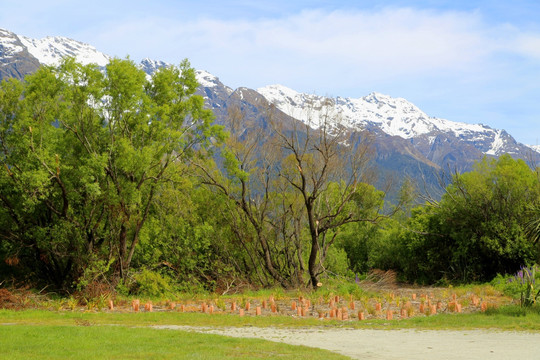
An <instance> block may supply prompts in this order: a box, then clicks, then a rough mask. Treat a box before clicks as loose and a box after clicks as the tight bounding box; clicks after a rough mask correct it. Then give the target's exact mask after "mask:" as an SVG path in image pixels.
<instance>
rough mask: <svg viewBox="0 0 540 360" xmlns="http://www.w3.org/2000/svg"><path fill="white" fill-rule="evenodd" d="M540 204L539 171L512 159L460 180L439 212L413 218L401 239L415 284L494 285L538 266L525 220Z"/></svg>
mask: <svg viewBox="0 0 540 360" xmlns="http://www.w3.org/2000/svg"><path fill="white" fill-rule="evenodd" d="M539 198H540V182H539V181H538V177H537V176H536V174H535V173H534V171H532V170H531V168H530V167H528V166H527V164H526V163H525V162H524V161H522V160H514V159H512V158H511V157H510V156H509V155H503V156H501V157H500V158H499V159H488V158H484V159H483V160H482V161H480V162H478V163H477V164H476V166H475V168H474V170H473V171H471V172H468V173H464V174H457V175H455V176H454V178H453V181H452V183H451V184H450V185H449V186H448V187H447V189H446V193H445V194H444V195H443V198H442V199H441V201H440V203H439V204H438V205H437V206H434V207H432V206H427V207H426V208H425V209H417V210H415V211H414V212H413V215H412V218H411V222H410V224H409V228H410V229H411V231H409V232H407V233H406V234H404V236H403V238H402V239H401V241H402V243H403V245H404V248H405V249H406V250H407V253H408V254H409V255H410V259H411V261H410V262H409V264H407V266H406V271H407V273H408V276H409V278H414V277H415V276H419V277H421V278H423V279H427V280H428V281H434V280H437V279H441V278H443V277H446V278H449V279H455V280H460V281H471V280H490V279H491V278H493V277H494V276H495V275H496V274H497V273H513V272H515V271H517V270H518V269H519V268H520V266H523V265H528V264H530V263H532V262H534V260H535V259H536V258H537V255H538V249H537V248H536V247H535V244H534V241H532V239H531V238H530V237H528V236H527V234H526V231H525V227H524V224H523V219H524V218H526V214H527V208H528V206H529V204H537V203H538V201H539Z"/></svg>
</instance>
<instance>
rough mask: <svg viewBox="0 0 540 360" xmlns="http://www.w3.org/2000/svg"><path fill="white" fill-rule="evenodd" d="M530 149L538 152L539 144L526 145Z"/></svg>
mask: <svg viewBox="0 0 540 360" xmlns="http://www.w3.org/2000/svg"><path fill="white" fill-rule="evenodd" d="M528 146H529V147H530V148H531V149H533V150H534V151H536V152H537V153H540V145H528Z"/></svg>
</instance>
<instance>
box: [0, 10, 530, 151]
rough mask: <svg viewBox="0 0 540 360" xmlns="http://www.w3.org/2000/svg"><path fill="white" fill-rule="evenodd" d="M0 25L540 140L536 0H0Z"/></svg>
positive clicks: (226, 77) (230, 78)
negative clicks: (409, 107)
mask: <svg viewBox="0 0 540 360" xmlns="http://www.w3.org/2000/svg"><path fill="white" fill-rule="evenodd" d="M0 2H1V5H2V11H1V13H0V27H2V28H5V29H8V30H10V31H13V32H15V33H17V34H21V35H25V36H29V37H32V38H41V37H44V36H47V35H53V36H56V35H60V36H67V37H70V38H73V39H76V40H80V41H83V42H87V43H89V44H92V45H94V46H95V47H97V49H98V50H100V51H102V52H105V53H107V54H109V55H115V56H119V57H125V56H126V55H129V56H130V57H131V58H132V59H133V60H136V61H139V60H141V59H142V58H145V57H149V58H152V59H156V60H164V61H167V62H171V63H179V62H180V61H181V60H182V59H183V58H188V59H189V60H190V61H191V63H192V65H193V66H194V67H195V68H198V69H204V70H207V71H209V72H211V73H213V74H214V75H216V76H218V77H219V78H220V79H221V80H222V82H223V83H225V84H226V85H228V86H230V87H233V88H235V87H239V86H247V87H250V88H257V87H261V86H265V85H270V84H282V85H285V86H288V87H290V88H292V89H294V90H297V91H302V92H312V93H316V94H319V95H329V96H347V97H361V96H365V95H367V94H368V93H370V92H373V91H377V92H381V93H384V94H388V95H391V96H393V97H403V98H405V99H407V100H409V101H411V102H413V103H415V104H416V105H417V106H419V107H420V108H421V109H422V110H424V111H425V112H427V113H428V114H429V115H430V116H436V117H442V118H446V119H449V120H454V121H462V122H468V123H483V124H486V125H489V126H491V127H494V128H498V129H506V130H507V131H508V132H509V133H510V134H512V135H513V136H514V137H516V139H517V140H518V141H520V142H523V143H527V144H532V145H536V144H540V2H538V1H534V0H529V1H526V0H515V1H508V0H505V1H500V0H492V1H487V0H476V1H475V0H471V1H431V0H424V1H420V0H419V1H405V0H394V1H377V0H372V1H324V0H314V1H304V0H300V1H294V0H288V1H282V0H276V1H266V0H260V1H243V0H237V1H217V0H207V1H204V2H201V1H165V0H154V1H138V0H135V1H124V0H120V1H114V0H109V1H102V0H95V1H91V2H90V1H84V2H82V1H69V0H49V1H25V2H24V5H21V2H19V1H8V0H0Z"/></svg>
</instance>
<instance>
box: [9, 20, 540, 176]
mask: <svg viewBox="0 0 540 360" xmlns="http://www.w3.org/2000/svg"><path fill="white" fill-rule="evenodd" d="M66 56H72V57H75V59H76V60H77V61H79V62H81V63H83V64H88V63H96V64H98V65H99V66H102V67H104V66H105V65H106V64H107V63H108V61H110V59H111V57H110V56H109V55H106V54H104V53H101V52H100V51H98V50H97V49H96V48H95V47H93V46H92V45H89V44H85V43H82V42H79V41H76V40H73V39H69V38H67V37H61V36H57V37H52V36H49V37H45V38H43V39H37V40H36V39H30V38H28V37H25V36H20V35H17V34H15V33H12V32H10V31H8V30H4V29H0V79H2V78H9V77H16V78H23V77H24V75H26V74H28V73H31V72H33V71H35V70H36V69H37V68H38V67H39V66H41V65H57V64H58V63H59V61H60V60H61V59H62V58H63V57H66ZM139 66H140V68H141V69H142V70H144V71H145V72H146V73H147V74H148V75H151V74H152V73H153V72H154V71H156V70H157V69H159V68H160V67H164V66H169V64H168V63H166V62H164V61H159V60H152V59H149V58H146V59H143V60H142V61H141V62H140V65H139ZM196 76H197V80H198V81H199V84H200V87H199V90H198V94H200V95H202V96H203V97H204V98H205V102H206V106H207V107H208V108H210V109H212V110H213V111H214V113H215V115H216V121H217V122H218V123H221V124H223V125H225V126H227V121H228V116H229V114H228V109H230V107H231V106H237V107H240V109H242V111H244V112H245V113H246V114H247V115H246V116H247V117H249V118H251V119H256V121H258V123H259V124H260V125H261V126H263V127H265V126H266V125H265V120H264V119H263V117H264V112H265V109H264V108H265V107H266V108H268V107H269V106H270V105H273V106H274V107H275V109H276V110H277V111H278V112H279V114H278V116H279V117H280V119H282V120H283V121H290V122H294V121H300V122H302V123H304V124H305V123H309V124H310V126H314V127H317V119H320V118H321V115H322V114H320V111H322V110H321V109H322V108H323V107H322V105H323V104H331V107H332V109H333V111H334V112H335V115H336V116H335V117H334V119H335V120H336V122H339V125H341V126H345V127H347V128H350V129H352V130H354V131H364V130H366V131H368V132H370V133H371V134H372V135H373V137H374V138H375V141H374V146H375V148H376V149H377V151H376V159H375V161H376V162H377V163H378V165H379V166H381V167H382V168H383V169H386V170H388V171H389V172H393V173H395V175H396V176H398V177H403V176H404V174H405V175H406V176H412V177H415V178H417V179H420V178H423V177H425V172H426V171H433V172H438V171H441V169H444V168H452V169H456V170H457V171H467V170H469V169H471V167H472V165H473V163H474V162H475V161H477V160H479V159H481V158H482V157H483V156H492V157H498V156H500V155H502V154H504V153H508V154H510V155H512V156H514V157H516V158H528V157H530V154H531V153H533V154H536V155H534V156H537V158H539V159H540V146H528V145H524V144H521V143H519V142H517V141H516V140H515V139H514V138H513V137H512V136H511V135H510V134H508V133H507V132H506V131H505V130H499V129H493V128H491V127H489V126H487V125H483V124H467V123H459V122H454V121H450V120H446V119H441V118H437V117H432V116H429V115H427V114H426V113H425V112H424V111H422V110H421V109H420V108H418V107H417V106H416V105H414V104H413V103H411V102H409V101H407V100H406V99H404V98H399V97H398V98H394V97H391V96H389V95H384V94H381V93H377V92H372V93H370V94H368V95H366V96H363V97H360V98H346V97H339V96H338V97H335V98H328V97H324V96H318V95H314V94H306V93H300V92H297V91H295V90H292V89H290V88H288V87H286V86H283V85H268V86H265V87H261V88H258V89H256V90H254V89H248V88H245V87H240V88H237V89H232V88H230V87H228V86H226V85H225V84H223V83H222V82H221V81H220V80H219V78H218V77H217V76H215V75H213V74H211V73H209V72H207V71H204V70H196ZM317 112H319V113H317ZM319 126H320V124H319ZM539 162H540V161H539ZM403 164H408V166H406V167H404V165H403ZM430 169H431V170H430Z"/></svg>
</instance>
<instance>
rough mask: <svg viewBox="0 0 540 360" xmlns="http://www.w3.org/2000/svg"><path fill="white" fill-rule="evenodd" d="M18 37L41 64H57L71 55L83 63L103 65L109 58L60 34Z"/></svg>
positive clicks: (91, 47) (89, 46) (93, 48)
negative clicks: (36, 37)
mask: <svg viewBox="0 0 540 360" xmlns="http://www.w3.org/2000/svg"><path fill="white" fill-rule="evenodd" d="M18 38H19V40H20V41H21V43H22V44H23V45H24V46H25V47H26V48H27V50H28V52H29V53H30V54H31V55H32V56H34V57H35V58H36V59H38V61H39V62H40V63H41V64H46V65H58V64H59V63H60V61H61V60H62V58H64V57H68V56H72V57H74V58H75V59H76V60H77V61H78V62H80V63H82V64H84V65H87V64H91V63H93V64H97V65H99V66H105V65H107V63H108V62H109V59H110V57H109V56H107V55H105V54H103V53H102V52H99V51H98V50H97V49H96V48H95V47H93V46H91V45H88V44H85V43H82V42H79V41H76V40H72V39H69V38H66V37H62V36H54V37H53V36H47V37H45V38H43V39H31V38H28V37H26V36H18Z"/></svg>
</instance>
